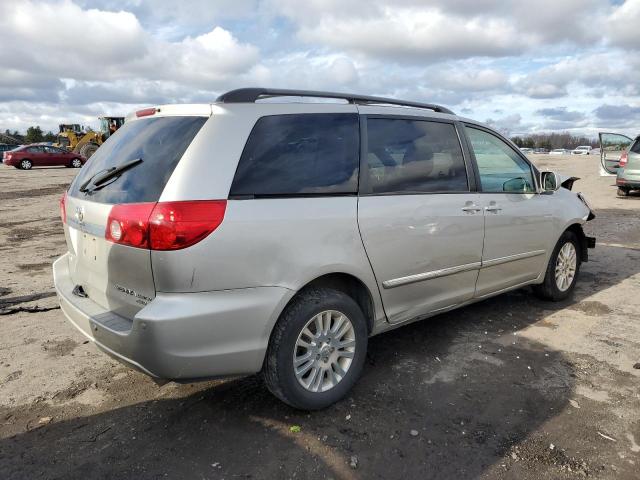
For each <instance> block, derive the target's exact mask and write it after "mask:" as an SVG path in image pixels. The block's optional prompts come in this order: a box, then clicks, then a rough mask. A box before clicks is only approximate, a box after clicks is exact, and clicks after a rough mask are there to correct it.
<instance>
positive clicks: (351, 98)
mask: <svg viewBox="0 0 640 480" xmlns="http://www.w3.org/2000/svg"><path fill="white" fill-rule="evenodd" d="M270 97H316V98H340V99H344V100H347V101H348V102H349V103H354V104H358V105H367V104H386V105H400V106H403V107H415V108H427V109H429V110H433V111H434V112H438V113H448V114H450V115H455V114H454V113H453V112H452V111H451V110H449V109H448V108H446V107H443V106H441V105H435V104H432V103H419V102H407V101H404V100H396V99H394V98H384V97H371V96H368V95H353V94H351V93H336V92H322V91H314V90H284V89H278V88H239V89H237V90H231V91H229V92H227V93H223V94H222V95H220V96H219V97H218V98H217V101H218V102H221V103H253V102H255V101H256V100H258V99H260V98H270Z"/></svg>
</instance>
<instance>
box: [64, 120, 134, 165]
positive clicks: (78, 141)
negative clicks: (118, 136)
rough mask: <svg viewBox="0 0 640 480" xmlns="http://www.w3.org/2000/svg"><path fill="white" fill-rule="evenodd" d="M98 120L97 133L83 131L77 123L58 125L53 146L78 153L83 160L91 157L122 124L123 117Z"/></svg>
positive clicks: (88, 130) (89, 130)
mask: <svg viewBox="0 0 640 480" xmlns="http://www.w3.org/2000/svg"><path fill="white" fill-rule="evenodd" d="M99 119H100V131H98V132H96V131H94V130H91V129H87V130H85V129H84V128H83V127H82V126H81V125H79V124H77V123H73V124H66V123H65V124H61V125H58V127H59V129H60V133H58V139H57V142H56V143H55V144H54V145H55V146H56V147H60V148H65V149H66V150H68V151H70V152H73V153H78V154H80V155H82V156H83V157H85V158H89V157H91V155H93V154H94V153H95V151H96V150H97V149H98V147H99V146H100V145H102V144H103V143H104V142H105V141H106V140H107V138H109V136H111V135H112V134H113V133H115V132H116V130H118V129H119V128H120V127H121V126H122V124H123V123H124V117H99Z"/></svg>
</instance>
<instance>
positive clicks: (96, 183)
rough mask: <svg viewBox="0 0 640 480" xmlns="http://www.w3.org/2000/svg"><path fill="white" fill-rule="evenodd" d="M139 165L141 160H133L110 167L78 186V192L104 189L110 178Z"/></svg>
mask: <svg viewBox="0 0 640 480" xmlns="http://www.w3.org/2000/svg"><path fill="white" fill-rule="evenodd" d="M141 163H142V159H141V158H136V159H135V160H130V161H128V162H125V163H123V164H122V165H119V166H117V167H111V168H109V169H108V170H104V171H103V172H98V173H97V174H95V175H94V176H92V177H91V178H89V180H87V181H86V182H84V183H83V184H82V185H81V186H80V188H79V190H80V191H81V192H82V193H86V192H93V191H94V190H97V189H99V188H101V187H104V186H105V184H106V182H108V181H109V180H111V179H112V178H115V177H117V176H118V175H120V174H121V173H122V172H124V171H126V170H129V169H130V168H133V167H135V166H136V165H139V164H141ZM90 185H93V188H92V189H89V188H88V187H89V186H90Z"/></svg>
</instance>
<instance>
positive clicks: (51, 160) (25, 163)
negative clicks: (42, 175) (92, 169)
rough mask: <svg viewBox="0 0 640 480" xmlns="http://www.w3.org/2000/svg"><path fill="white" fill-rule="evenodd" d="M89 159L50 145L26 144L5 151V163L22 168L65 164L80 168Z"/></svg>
mask: <svg viewBox="0 0 640 480" xmlns="http://www.w3.org/2000/svg"><path fill="white" fill-rule="evenodd" d="M86 161H87V159H86V158H84V157H83V156H82V155H78V154H77V153H72V152H67V151H66V150H62V149H60V148H57V147H51V146H49V145H37V144H36V145H25V146H23V147H18V148H16V149H15V150H11V151H9V152H4V156H3V163H4V164H5V165H9V166H12V167H16V168H20V169H22V170H29V169H31V167H50V166H53V165H64V166H65V167H73V168H80V167H82V165H84V164H85V162H86Z"/></svg>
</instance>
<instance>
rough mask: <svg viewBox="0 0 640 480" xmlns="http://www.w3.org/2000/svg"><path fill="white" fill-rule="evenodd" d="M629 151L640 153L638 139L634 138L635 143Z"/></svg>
mask: <svg viewBox="0 0 640 480" xmlns="http://www.w3.org/2000/svg"><path fill="white" fill-rule="evenodd" d="M629 151H631V152H632V153H640V137H638V138H636V141H635V142H634V143H633V144H632V145H631V148H630V149H629Z"/></svg>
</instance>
